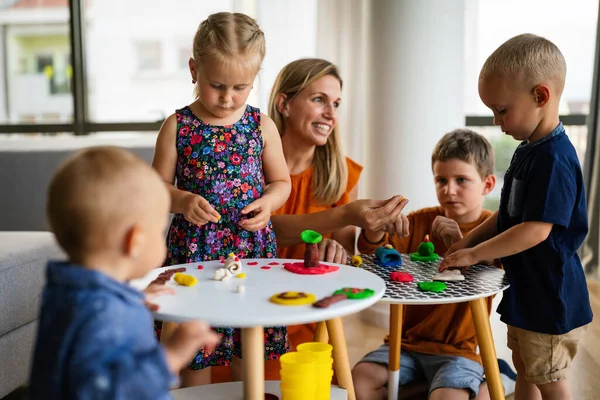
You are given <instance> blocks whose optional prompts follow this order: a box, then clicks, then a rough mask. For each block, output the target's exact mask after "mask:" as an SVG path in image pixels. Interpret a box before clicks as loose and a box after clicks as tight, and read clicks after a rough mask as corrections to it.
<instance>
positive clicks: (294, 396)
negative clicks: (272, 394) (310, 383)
mask: <svg viewBox="0 0 600 400" xmlns="http://www.w3.org/2000/svg"><path fill="white" fill-rule="evenodd" d="M315 398H316V395H315V392H314V391H313V392H307V391H298V390H283V389H281V400H307V399H315Z"/></svg>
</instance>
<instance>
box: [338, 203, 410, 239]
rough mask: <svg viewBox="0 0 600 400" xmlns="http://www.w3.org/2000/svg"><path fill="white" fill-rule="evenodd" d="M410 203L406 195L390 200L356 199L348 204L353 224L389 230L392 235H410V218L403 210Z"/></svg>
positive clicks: (383, 230) (371, 228)
mask: <svg viewBox="0 0 600 400" xmlns="http://www.w3.org/2000/svg"><path fill="white" fill-rule="evenodd" d="M406 204H408V199H405V198H404V196H400V195H397V196H394V197H392V198H390V199H388V200H356V201H353V202H352V203H349V204H348V205H347V207H348V211H349V219H350V221H352V225H356V226H359V227H361V228H364V229H366V230H369V231H372V232H388V233H390V234H392V235H394V234H395V235H397V236H407V235H408V228H409V226H408V219H407V218H406V216H405V215H403V214H402V210H403V209H404V207H405V206H406Z"/></svg>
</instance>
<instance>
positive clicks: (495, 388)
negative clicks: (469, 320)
mask: <svg viewBox="0 0 600 400" xmlns="http://www.w3.org/2000/svg"><path fill="white" fill-rule="evenodd" d="M469 305H470V306H471V314H472V315H473V323H474V325H475V333H476V334H477V341H478V342H479V351H480V352H481V360H482V362H483V370H484V371H485V380H486V382H487V387H488V391H489V392H490V398H491V399H492V400H503V399H504V388H503V387H502V381H501V380H500V370H499V369H498V360H497V358H496V348H495V347H494V338H493V337H492V328H491V326H490V315H489V313H488V308H487V303H486V300H485V298H481V299H477V300H473V301H470V302H469Z"/></svg>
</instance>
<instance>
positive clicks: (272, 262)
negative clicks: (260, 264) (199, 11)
mask: <svg viewBox="0 0 600 400" xmlns="http://www.w3.org/2000/svg"><path fill="white" fill-rule="evenodd" d="M269 265H279V263H278V262H277V261H271V262H270V263H269Z"/></svg>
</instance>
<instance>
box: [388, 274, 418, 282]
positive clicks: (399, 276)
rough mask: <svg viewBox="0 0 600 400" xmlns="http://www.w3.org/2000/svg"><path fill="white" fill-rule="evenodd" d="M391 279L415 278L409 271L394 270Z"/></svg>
mask: <svg viewBox="0 0 600 400" xmlns="http://www.w3.org/2000/svg"><path fill="white" fill-rule="evenodd" d="M390 279H391V280H392V281H394V282H412V281H413V280H414V278H413V276H412V275H411V274H409V273H408V272H398V271H395V272H392V273H391V274H390Z"/></svg>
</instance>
